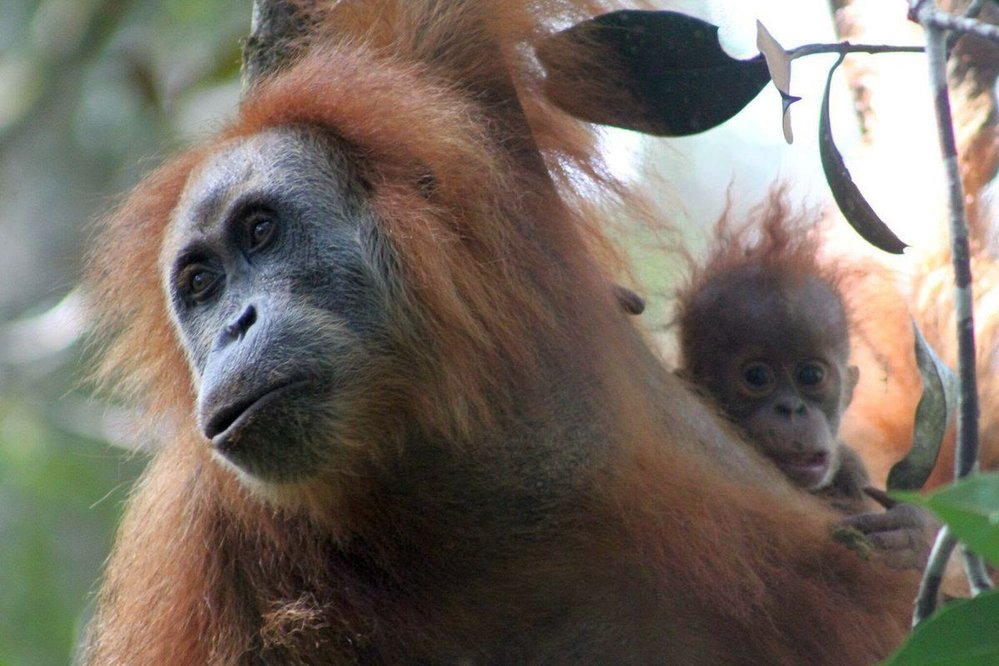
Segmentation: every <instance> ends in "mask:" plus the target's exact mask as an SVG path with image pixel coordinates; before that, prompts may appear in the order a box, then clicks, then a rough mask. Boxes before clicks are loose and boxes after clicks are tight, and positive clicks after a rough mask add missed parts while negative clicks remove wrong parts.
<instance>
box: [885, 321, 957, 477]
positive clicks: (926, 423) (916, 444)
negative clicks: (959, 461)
mask: <svg viewBox="0 0 999 666" xmlns="http://www.w3.org/2000/svg"><path fill="white" fill-rule="evenodd" d="M912 330H913V334H914V336H915V339H916V344H915V349H916V364H917V365H918V366H919V374H920V375H921V376H922V378H923V395H922V396H921V397H920V399H919V405H918V406H917V407H916V423H915V429H914V433H913V437H912V449H911V450H910V451H909V455H907V456H906V457H905V458H903V459H902V460H900V461H898V462H897V463H895V465H894V466H893V467H892V468H891V471H890V472H889V473H888V489H889V490H918V489H920V488H922V487H923V484H924V483H926V479H928V478H930V472H932V471H933V466H934V465H936V462H937V456H938V455H939V453H940V444H941V443H942V442H943V438H944V435H945V434H946V432H947V423H948V422H949V421H950V417H951V415H952V414H953V413H954V406H955V404H956V402H957V376H956V375H955V374H954V371H953V370H951V369H950V368H949V367H947V364H946V363H944V362H943V361H941V360H940V357H939V356H937V355H936V353H935V352H934V351H933V348H932V347H930V345H929V343H928V342H926V339H925V338H923V334H922V333H921V332H920V331H919V328H918V327H917V326H916V324H915V323H913V324H912Z"/></svg>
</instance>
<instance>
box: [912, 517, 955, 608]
mask: <svg viewBox="0 0 999 666" xmlns="http://www.w3.org/2000/svg"><path fill="white" fill-rule="evenodd" d="M955 546H957V539H956V538H954V536H953V535H952V534H951V533H950V529H949V528H948V527H947V526H946V525H944V526H943V527H942V528H941V529H940V532H939V533H938V534H937V540H936V541H935V542H934V544H933V550H931V551H930V558H929V561H928V562H927V564H926V571H925V572H923V580H922V582H921V583H920V584H919V594H918V595H916V607H915V610H914V611H913V613H912V626H914V627H915V626H916V625H917V624H919V623H920V622H922V621H923V620H925V619H926V618H928V617H929V616H930V615H932V614H933V611H934V610H936V607H937V596H939V594H940V584H941V583H942V582H943V577H944V572H945V571H946V570H947V562H948V560H950V555H951V553H952V552H954V547H955Z"/></svg>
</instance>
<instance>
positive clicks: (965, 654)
mask: <svg viewBox="0 0 999 666" xmlns="http://www.w3.org/2000/svg"><path fill="white" fill-rule="evenodd" d="M985 664H999V591H993V592H989V593H987V594H983V595H981V596H979V597H975V598H974V599H962V600H960V601H955V602H953V603H951V604H950V605H948V606H947V607H945V608H943V609H942V610H941V611H939V612H938V613H937V614H936V615H934V616H933V617H931V618H930V619H928V620H926V621H925V622H923V623H922V624H920V625H919V626H918V627H917V628H916V629H915V631H913V632H912V636H910V637H909V640H907V641H906V642H905V645H903V646H902V648H901V649H899V651H898V652H896V653H895V655H894V656H893V657H892V658H891V659H889V660H888V661H887V662H885V666H984V665H985Z"/></svg>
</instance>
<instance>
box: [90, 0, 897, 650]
mask: <svg viewBox="0 0 999 666" xmlns="http://www.w3.org/2000/svg"><path fill="white" fill-rule="evenodd" d="M279 4H282V6H285V5H284V4H283V3H279ZM299 4H301V3H299ZM564 4H566V3H563V2H556V1H554V0H553V1H552V2H540V3H539V2H527V1H526V0H525V1H524V2H513V1H511V0H493V1H481V0H477V1H474V2H473V1H472V0H468V1H454V2H449V3H439V2H434V1H432V0H397V1H396V2H389V1H387V0H372V1H371V2H364V3H361V2H348V1H341V2H339V3H336V4H335V5H326V4H320V3H317V4H316V5H315V6H312V8H311V9H312V14H311V15H310V16H311V20H310V22H306V23H303V24H302V25H309V26H312V27H311V29H312V30H313V32H311V33H309V35H308V36H307V38H306V39H303V40H302V41H301V43H300V44H297V46H296V45H295V44H291V43H288V44H285V46H289V47H290V48H289V49H288V52H290V53H295V49H296V48H299V47H301V53H300V54H299V56H296V57H297V58H298V60H297V62H296V64H294V65H293V66H292V67H289V68H285V69H281V71H280V73H278V74H277V75H275V76H273V77H272V78H265V79H261V80H258V81H255V82H254V84H253V87H252V90H251V92H250V93H249V94H248V96H247V98H246V99H245V100H244V102H243V104H242V106H241V109H240V115H239V117H238V118H237V120H236V121H234V122H233V123H232V124H231V125H230V126H229V127H228V128H226V129H225V130H224V131H223V132H222V133H221V134H220V135H219V136H218V137H217V138H215V139H213V140H211V141H209V142H207V143H206V144H204V145H201V146H198V147H196V148H193V149H191V150H189V151H187V152H185V153H183V154H181V155H179V156H177V157H176V158H174V159H173V160H171V161H169V162H167V163H166V164H165V165H164V166H163V167H161V168H160V169H158V170H156V171H155V172H154V173H152V174H151V175H150V176H149V177H148V178H147V179H146V180H145V181H143V182H142V183H141V184H140V185H139V186H138V187H137V188H136V190H135V191H134V192H133V193H132V195H131V196H130V198H129V199H128V200H127V201H126V202H125V203H124V205H123V206H122V207H121V208H120V209H119V210H118V211H117V212H116V213H115V214H114V215H113V216H111V217H110V218H109V220H108V221H107V224H106V227H105V230H104V232H103V235H102V236H101V238H100V240H99V241H98V245H97V248H96V250H95V254H94V259H93V262H92V270H91V277H90V281H89V286H90V289H91V293H92V294H93V295H94V296H95V299H94V300H95V309H96V311H97V314H98V318H99V326H100V327H101V330H103V331H104V332H105V334H106V336H107V344H108V348H107V349H108V351H107V354H106V356H105V361H104V366H103V372H104V375H105V377H107V378H108V379H109V381H110V380H113V381H114V382H116V383H117V385H118V386H122V387H125V388H126V390H128V391H130V392H131V393H132V394H133V396H134V397H135V398H137V399H138V400H139V401H140V403H141V404H142V405H143V406H144V407H145V408H146V410H147V414H148V416H149V419H150V422H151V423H156V424H158V427H159V428H160V430H161V431H167V432H168V434H169V437H168V439H169V442H168V443H167V444H166V445H165V446H164V447H163V448H162V450H161V451H160V452H159V454H158V455H157V458H156V459H155V460H154V461H153V462H152V464H151V466H150V469H149V470H148V472H147V474H146V476H145V478H144V479H143V481H142V482H141V483H140V485H139V487H138V489H137V490H136V494H135V496H134V497H133V499H132V501H131V505H130V508H129V510H128V513H127V516H126V518H125V522H124V524H123V526H122V528H121V532H120V534H119V537H118V542H117V545H116V547H115V551H114V554H113V556H112V559H111V562H110V564H109V568H108V571H107V574H106V578H105V581H104V585H103V588H102V593H101V598H100V605H99V609H98V613H97V616H96V618H95V620H94V622H93V625H92V627H91V640H90V645H89V648H88V652H87V658H88V660H89V663H92V664H112V663H128V664H164V663H185V664H186V663H190V664H198V663H243V662H246V663H308V664H328V663H340V662H364V663H371V662H389V663H399V662H418V663H451V662H472V663H477V662H486V663H508V662H512V663H520V662H538V663H544V662H566V661H568V662H587V661H590V662H595V663H629V662H631V663H652V662H670V663H705V664H717V663H810V664H819V663H827V664H834V663H835V664H865V663H871V662H873V661H875V660H876V659H878V658H879V657H882V656H884V655H886V654H887V652H888V651H889V650H890V649H891V648H892V647H893V646H894V645H895V643H896V642H897V641H898V640H899V639H900V638H901V636H902V634H903V632H904V630H905V626H906V624H907V622H906V620H907V614H908V606H909V600H910V598H911V597H912V595H913V593H914V590H913V583H914V581H912V580H911V579H909V578H901V577H899V575H898V574H895V573H893V572H890V571H888V570H886V569H885V568H883V567H882V566H881V565H879V564H878V563H876V562H864V561H861V560H860V558H859V557H857V556H856V555H855V554H854V553H852V552H850V551H848V550H846V549H844V548H842V547H841V546H838V545H836V544H834V543H832V541H831V540H830V539H829V537H828V534H827V522H828V521H829V517H828V515H827V514H826V513H825V512H824V510H823V509H822V508H821V507H820V506H819V505H817V504H816V503H815V502H814V501H813V500H812V499H811V498H809V497H807V496H805V495H804V494H800V493H798V492H796V491H795V490H794V489H792V488H790V487H789V486H788V485H787V484H786V483H785V482H784V481H783V479H782V478H780V476H779V475H778V474H776V473H773V472H772V471H770V470H769V469H768V468H767V466H766V465H765V464H764V463H761V462H760V461H759V460H758V459H757V458H756V457H755V454H753V453H751V452H750V451H749V450H748V449H746V448H745V447H744V445H743V444H742V443H741V442H739V441H738V440H737V439H736V438H735V437H734V436H733V435H732V434H731V433H730V432H729V431H728V430H727V428H726V427H725V426H724V425H722V424H721V423H720V422H719V421H718V419H717V417H716V416H715V414H714V412H713V411H711V410H709V409H707V408H706V407H705V406H704V405H703V404H702V403H701V402H700V401H699V400H698V399H697V398H695V397H693V396H692V395H690V394H689V392H688V391H687V389H686V388H685V387H684V386H683V385H682V384H681V383H680V382H679V381H678V380H676V379H675V378H673V377H672V376H671V375H669V374H668V373H666V372H665V371H664V370H663V369H662V368H661V367H660V366H659V365H658V362H657V361H656V360H655V358H654V356H653V355H652V354H651V353H650V352H649V350H648V349H647V348H646V346H645V344H644V342H643V340H642V339H641V337H640V336H639V335H638V334H637V333H636V331H634V329H633V328H632V323H631V322H629V321H627V320H626V319H625V315H623V314H622V313H620V312H619V310H618V307H617V305H616V303H615V302H614V299H613V295H612V291H611V289H610V287H609V284H610V279H611V277H612V276H611V275H610V274H608V273H607V271H605V270H604V268H603V265H602V262H601V261H599V260H598V257H597V255H598V254H601V253H602V249H604V248H606V242H605V241H603V240H602V237H601V235H600V230H599V227H598V226H597V224H596V218H595V216H594V215H593V214H592V212H591V211H590V210H589V209H588V207H587V206H586V205H585V204H583V203H581V202H582V201H584V198H583V197H582V196H580V192H579V191H575V190H573V189H572V187H573V186H574V185H575V186H576V187H580V189H581V190H582V191H584V192H585V194H586V195H587V196H594V194H595V193H596V192H598V191H599V189H598V188H599V187H600V186H602V185H606V183H601V182H599V181H597V180H595V179H594V180H591V181H589V182H587V183H586V184H583V185H580V182H581V180H584V176H585V175H586V174H589V173H593V171H592V170H590V167H591V166H592V162H591V161H590V160H591V158H590V154H591V153H590V149H591V146H590V145H589V144H588V143H587V137H586V135H585V133H583V132H582V130H581V129H580V128H578V127H576V126H575V125H574V124H573V121H571V120H569V119H567V118H565V117H564V116H560V115H558V114H557V112H555V111H551V110H550V109H548V108H547V107H546V106H545V105H544V103H543V101H542V100H541V99H540V98H539V97H538V96H537V95H536V94H535V91H536V90H537V85H536V84H537V82H536V81H534V80H533V79H532V78H531V76H532V74H533V72H534V71H535V69H534V68H533V67H531V66H530V62H529V61H526V62H525V59H526V58H527V52H526V50H525V49H524V48H522V46H523V45H524V44H530V43H531V42H532V41H533V40H534V39H535V38H536V37H537V36H538V34H537V33H538V32H540V28H538V27H537V26H538V25H540V24H541V22H542V20H543V19H549V18H551V17H552V16H553V15H554V14H555V13H556V10H560V9H561V8H562V7H563V5H564ZM528 8H531V9H532V10H533V11H537V12H538V15H537V16H535V15H532V14H530V13H529V11H528ZM264 16H265V19H266V17H267V16H268V15H267V14H265V15H264ZM563 18H564V17H563ZM265 23H266V21H265ZM288 25H295V23H294V22H291V23H289V24H288ZM259 47H260V44H259V42H251V52H252V51H253V50H254V49H259ZM291 47H294V48H291ZM275 52H276V51H274V50H273V49H272V50H268V49H266V48H265V49H262V50H260V51H259V53H263V54H270V56H273V54H274V53H275ZM282 52H283V51H282ZM585 55H586V54H568V53H567V54H566V56H567V57H569V56H572V57H585ZM261 58H262V59H261V60H259V61H254V63H255V64H254V63H251V67H250V70H249V71H250V72H251V73H252V72H257V73H261V72H262V73H263V74H266V73H267V72H268V71H269V70H270V69H271V63H270V61H269V60H267V59H266V58H263V56H261ZM279 69H280V68H279ZM515 90H516V91H518V92H519V95H520V97H519V99H518V97H516V96H514V91H515ZM532 130H533V131H532ZM545 164H547V165H548V167H549V169H550V171H549V170H546V169H545V167H544V165H545ZM573 195H575V196H573ZM567 202H568V203H567ZM705 444H706V445H707V446H705Z"/></svg>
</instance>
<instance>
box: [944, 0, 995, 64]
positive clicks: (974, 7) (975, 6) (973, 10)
mask: <svg viewBox="0 0 999 666" xmlns="http://www.w3.org/2000/svg"><path fill="white" fill-rule="evenodd" d="M987 1H988V0H971V2H969V3H968V6H967V7H966V8H965V10H964V14H962V16H963V17H964V18H966V19H976V18H978V15H979V14H981V13H982V9H984V8H985V3H986V2H987ZM959 39H961V33H959V32H951V33H949V34H948V35H947V57H948V58H949V57H950V53H951V51H953V50H954V45H955V44H957V40H959Z"/></svg>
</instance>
